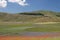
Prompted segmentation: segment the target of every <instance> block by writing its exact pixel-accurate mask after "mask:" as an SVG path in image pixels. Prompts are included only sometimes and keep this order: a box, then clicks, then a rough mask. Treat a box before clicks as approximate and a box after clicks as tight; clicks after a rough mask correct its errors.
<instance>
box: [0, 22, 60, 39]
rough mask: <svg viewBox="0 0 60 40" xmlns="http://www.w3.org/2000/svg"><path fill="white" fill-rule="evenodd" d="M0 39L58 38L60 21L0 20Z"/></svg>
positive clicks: (59, 37) (59, 36)
mask: <svg viewBox="0 0 60 40" xmlns="http://www.w3.org/2000/svg"><path fill="white" fill-rule="evenodd" d="M31 32H35V33H34V34H35V35H37V36H35V35H32V34H33V33H31ZM39 32H41V34H42V33H44V34H43V35H41V34H39V35H40V36H38V34H36V33H39ZM45 32H46V33H45ZM54 32H56V34H54ZM29 33H31V34H29ZM47 33H48V34H47ZM50 33H51V34H50ZM0 40H60V23H59V22H52V23H48V22H46V23H45V22H44V23H28V22H27V23H23V22H0Z"/></svg>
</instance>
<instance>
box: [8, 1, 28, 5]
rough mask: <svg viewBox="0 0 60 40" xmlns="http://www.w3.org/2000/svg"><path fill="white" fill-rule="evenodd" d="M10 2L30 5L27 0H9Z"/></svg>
mask: <svg viewBox="0 0 60 40" xmlns="http://www.w3.org/2000/svg"><path fill="white" fill-rule="evenodd" d="M8 2H12V3H18V4H19V5H21V6H26V5H28V4H27V3H26V0H8Z"/></svg>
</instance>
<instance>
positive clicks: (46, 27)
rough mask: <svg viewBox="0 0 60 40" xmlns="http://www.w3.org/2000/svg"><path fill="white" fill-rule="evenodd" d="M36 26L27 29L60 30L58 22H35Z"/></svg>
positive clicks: (40, 30) (38, 30)
mask: <svg viewBox="0 0 60 40" xmlns="http://www.w3.org/2000/svg"><path fill="white" fill-rule="evenodd" d="M34 26H35V27H33V28H28V29H25V30H26V31H30V32H31V31H32V32H60V23H57V24H37V25H36V24H35V25H34Z"/></svg>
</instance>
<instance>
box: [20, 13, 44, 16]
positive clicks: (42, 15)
mask: <svg viewBox="0 0 60 40" xmlns="http://www.w3.org/2000/svg"><path fill="white" fill-rule="evenodd" d="M20 14H21V15H41V16H44V14H42V13H20Z"/></svg>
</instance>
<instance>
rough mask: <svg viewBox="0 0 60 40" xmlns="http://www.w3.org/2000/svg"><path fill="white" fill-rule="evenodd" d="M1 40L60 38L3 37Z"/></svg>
mask: <svg viewBox="0 0 60 40" xmlns="http://www.w3.org/2000/svg"><path fill="white" fill-rule="evenodd" d="M0 39H1V40H60V37H52V38H51V37H47V38H45V37H42V38H41V37H39V38H37V37H1V38H0Z"/></svg>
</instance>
